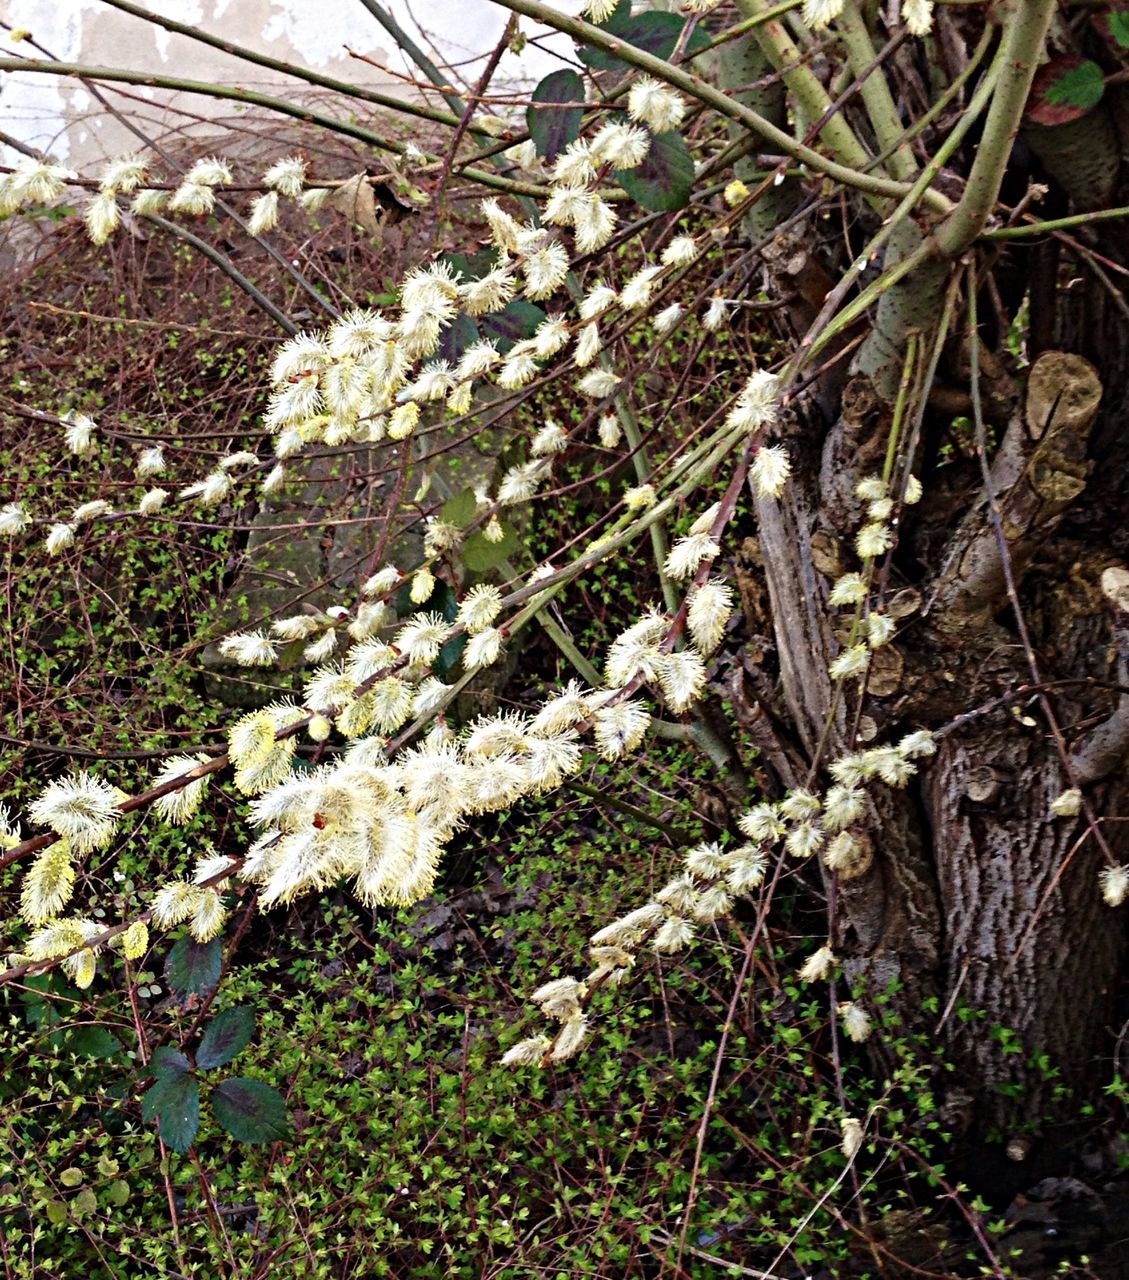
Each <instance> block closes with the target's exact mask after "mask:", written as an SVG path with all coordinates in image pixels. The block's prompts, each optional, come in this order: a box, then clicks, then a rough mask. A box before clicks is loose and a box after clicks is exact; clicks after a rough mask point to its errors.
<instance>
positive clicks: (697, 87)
mask: <svg viewBox="0 0 1129 1280" xmlns="http://www.w3.org/2000/svg"><path fill="white" fill-rule="evenodd" d="M495 2H496V3H497V4H499V5H501V6H502V7H503V8H505V9H510V10H512V11H513V12H514V13H521V14H524V15H525V16H526V17H527V18H533V19H535V20H536V21H538V22H541V23H543V24H544V25H545V26H547V27H552V28H553V29H554V30H556V31H561V32H563V33H564V34H565V35H568V36H572V37H573V39H575V40H579V41H580V42H581V43H582V44H587V45H591V46H592V47H593V48H596V49H602V50H603V51H604V52H605V53H610V54H613V55H614V56H615V57H617V58H619V59H621V60H622V61H623V62H627V63H629V64H630V65H631V66H633V67H637V68H638V69H639V70H640V71H646V72H647V74H648V75H651V76H654V77H655V79H656V80H662V81H663V82H664V83H666V84H669V85H670V86H671V87H672V88H675V89H678V90H679V91H680V92H681V93H684V94H686V95H687V97H690V98H693V99H695V100H696V101H698V102H701V103H703V104H704V105H705V106H708V107H712V108H713V109H714V110H715V111H716V112H718V114H719V115H721V116H724V117H725V118H726V119H727V120H736V121H737V122H738V123H739V124H743V125H745V126H746V127H747V128H749V129H752V130H753V131H754V132H755V133H758V134H759V135H760V136H761V137H762V138H764V139H765V140H766V141H767V142H768V143H770V144H771V145H772V146H773V147H775V148H776V149H777V150H779V151H781V152H783V153H784V154H785V155H787V156H791V157H792V158H793V159H794V160H798V161H801V162H803V163H804V164H806V165H808V166H809V168H811V169H812V170H814V171H815V172H816V173H822V174H825V175H826V176H827V177H829V178H833V179H834V180H835V181H836V182H841V183H842V184H843V185H844V186H846V187H851V188H853V189H855V190H857V191H862V192H865V193H866V194H868V195H876V196H890V197H895V198H897V199H901V198H902V197H903V196H904V195H905V194H906V192H907V191H908V190H909V188H908V187H907V186H906V184H905V183H903V182H893V181H891V180H890V179H889V178H883V177H880V176H878V175H876V174H869V173H862V172H860V171H859V170H858V169H857V168H856V169H852V168H850V167H849V166H847V165H844V164H840V163H839V162H838V161H836V160H830V159H828V158H827V157H826V156H823V155H821V154H820V153H819V152H818V151H815V150H813V149H812V148H811V147H807V146H804V144H803V143H802V142H797V141H796V140H795V139H794V138H793V137H792V136H791V134H788V133H785V132H784V130H783V129H778V128H777V127H776V126H775V125H774V124H772V123H771V122H770V121H768V120H765V119H764V117H763V116H760V115H758V114H757V112H755V111H752V110H750V109H749V108H748V107H744V106H742V105H741V104H740V103H738V102H734V101H733V99H732V98H730V97H728V96H727V95H726V94H724V93H722V92H721V91H720V90H718V89H715V88H714V86H713V85H711V84H708V83H707V82H706V81H705V80H703V79H702V78H701V76H696V75H692V74H691V73H689V72H686V71H683V70H682V69H681V68H679V67H675V66H672V65H671V64H670V63H669V62H667V61H666V60H665V59H664V58H656V57H654V55H652V54H649V53H647V52H646V51H645V50H643V49H639V48H636V46H635V45H631V44H627V43H625V42H624V41H623V40H620V39H618V38H617V37H616V36H613V35H610V34H609V33H608V32H607V31H605V30H604V29H603V28H601V27H597V26H593V25H592V23H590V22H584V21H582V20H581V19H580V18H570V17H568V16H567V15H566V14H563V13H560V12H558V11H557V10H556V9H553V8H551V7H550V6H549V5H547V4H543V3H541V0H495ZM0 65H2V64H0ZM863 159H864V161H868V160H869V157H867V156H865V153H864V156H863ZM923 203H924V204H925V206H926V207H927V208H928V209H930V210H932V211H933V212H935V213H941V214H948V213H950V212H951V211H952V209H953V203H952V201H951V200H949V198H948V197H947V196H945V195H943V194H942V193H941V192H940V191H931V190H930V191H927V192H925V194H924V196H923Z"/></svg>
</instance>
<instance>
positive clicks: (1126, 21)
mask: <svg viewBox="0 0 1129 1280" xmlns="http://www.w3.org/2000/svg"><path fill="white" fill-rule="evenodd" d="M1109 33H1110V35H1111V36H1113V38H1114V40H1115V41H1116V42H1117V45H1118V48H1121V49H1129V10H1126V9H1121V10H1118V11H1116V12H1114V13H1111V14H1110V15H1109Z"/></svg>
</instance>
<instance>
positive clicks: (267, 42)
mask: <svg viewBox="0 0 1129 1280" xmlns="http://www.w3.org/2000/svg"><path fill="white" fill-rule="evenodd" d="M136 2H138V3H142V4H145V7H147V8H149V9H150V10H151V11H153V12H155V13H160V14H163V15H165V16H167V17H169V18H174V19H176V20H177V21H178V22H182V23H187V24H192V25H199V26H201V27H202V28H204V29H205V30H207V31H210V32H213V33H215V34H217V35H221V36H223V37H225V38H226V39H228V40H231V41H233V42H234V43H238V44H241V45H244V46H247V47H250V48H254V49H256V50H257V51H259V52H264V53H268V54H269V55H270V56H271V57H273V58H277V59H280V60H283V61H287V62H293V63H296V64H299V65H304V66H307V67H313V68H315V69H317V70H318V71H321V72H323V73H324V74H326V75H331V76H334V77H336V78H338V79H341V80H348V81H353V82H357V83H364V84H366V85H368V86H369V87H371V88H379V89H381V90H382V91H387V92H392V93H399V94H405V95H407V94H410V93H411V92H412V89H411V87H410V86H409V85H407V84H406V83H405V81H404V79H403V78H397V76H396V75H394V74H391V73H392V72H399V73H401V74H406V75H408V76H411V77H415V76H416V75H417V74H418V73H417V72H416V71H415V69H414V68H413V67H412V66H411V65H410V64H409V63H408V62H407V61H406V60H405V58H404V57H403V55H401V54H400V52H399V51H398V50H397V49H395V48H394V47H393V45H392V42H391V40H390V39H389V37H388V36H387V34H386V33H385V32H384V30H383V28H381V27H380V26H379V25H378V23H377V22H376V21H375V19H374V18H373V17H372V16H371V14H369V13H368V12H367V11H366V10H365V8H364V7H363V5H362V4H361V3H360V0H136ZM383 2H384V4H385V7H386V8H391V10H392V11H393V13H394V15H395V17H396V18H397V20H398V21H399V22H400V23H402V24H403V26H404V27H405V28H406V29H407V30H409V31H410V32H411V33H412V34H413V36H415V37H416V38H417V40H418V41H419V43H420V44H421V45H422V46H423V47H424V48H425V49H427V50H428V51H429V53H430V54H431V56H432V58H433V60H434V61H440V60H445V61H446V62H447V63H448V64H449V65H452V66H453V67H455V71H454V74H455V75H456V76H458V77H460V78H461V80H462V81H463V82H469V83H472V84H473V83H474V81H475V79H476V78H477V76H478V74H479V73H480V71H481V66H482V59H483V58H484V57H485V56H486V55H487V54H488V53H489V52H490V51H491V50H492V49H493V48H494V46H495V44H496V43H497V41H498V38H499V36H500V35H501V32H502V30H503V29H504V26H505V22H506V18H507V16H508V15H507V13H506V12H505V11H504V10H503V9H501V8H499V7H498V6H496V5H495V4H492V3H491V0H383ZM555 3H556V7H557V8H559V9H561V10H562V11H563V12H571V13H577V12H579V9H580V7H581V4H582V0H555ZM3 8H4V10H6V11H5V12H4V14H3V16H4V18H5V19H6V21H7V22H8V23H9V24H10V25H11V26H12V27H13V28H15V29H20V28H23V29H26V30H29V31H30V32H31V33H32V36H33V38H34V39H35V40H36V41H37V42H38V43H39V44H40V45H42V46H44V48H45V50H46V51H47V53H46V55H45V54H42V53H39V52H37V51H36V50H34V49H33V48H31V47H30V46H29V45H28V44H27V43H26V42H22V43H19V44H13V43H12V42H11V41H10V40H7V39H6V38H3V37H5V34H6V33H0V48H3V50H4V53H5V54H19V55H21V56H24V55H26V56H32V57H39V56H51V57H54V58H56V59H59V60H62V61H66V62H81V63H84V64H95V65H104V66H115V67H128V68H130V69H134V70H141V71H152V72H154V73H155V74H159V75H166V76H167V75H172V76H177V77H181V78H185V79H192V80H206V81H214V82H217V83H221V84H235V85H240V86H242V87H244V88H248V89H256V90H259V91H261V92H264V93H269V94H272V95H273V96H277V97H285V96H294V95H295V94H297V95H300V96H302V97H303V98H308V97H309V95H310V93H311V90H310V88H309V86H302V85H301V83H300V82H298V81H295V80H294V79H291V78H287V77H283V76H280V75H276V74H274V73H272V72H270V71H267V70H265V69H263V68H260V67H254V66H251V65H249V64H247V63H246V62H242V61H240V60H238V59H233V58H231V57H229V56H227V55H226V54H223V53H220V52H219V51H217V50H215V49H210V48H208V47H207V46H205V45H201V44H199V43H198V42H196V41H193V40H190V39H189V38H187V37H185V36H179V35H174V34H171V33H169V32H166V31H163V30H161V29H160V28H159V27H155V26H152V25H150V24H148V23H146V22H145V21H144V20H142V19H138V18H134V17H132V16H130V15H129V14H124V13H122V12H120V11H119V10H115V9H112V8H110V7H109V6H108V5H107V4H104V3H103V2H102V0H7V3H6V4H5V5H4V6H3ZM522 29H523V31H525V32H526V33H527V34H528V35H530V36H543V37H547V45H548V47H547V48H539V47H538V46H537V45H533V44H530V45H528V46H527V48H526V50H525V51H524V52H523V54H522V55H521V57H520V59H517V58H514V57H513V56H511V55H509V54H507V55H506V56H505V58H504V59H503V62H502V64H501V66H500V68H499V71H498V75H497V76H496V78H495V81H494V85H495V87H500V86H502V85H504V84H505V83H506V82H513V81H515V80H516V81H523V82H532V81H536V80H537V79H539V78H540V77H541V76H542V75H544V74H546V73H547V72H548V71H551V70H554V69H555V68H556V67H559V66H560V65H561V62H560V61H559V58H558V57H556V56H554V55H553V53H552V52H550V51H549V50H550V49H552V48H553V47H555V48H556V49H558V50H562V51H564V52H566V53H567V52H569V51H570V50H571V44H570V42H568V41H567V40H562V38H561V37H554V36H549V35H548V33H547V32H546V30H545V28H542V27H537V26H535V25H534V24H533V23H531V22H529V21H528V20H525V19H523V20H522ZM346 46H348V48H347V47H346ZM350 49H351V50H352V51H353V52H354V53H356V54H360V55H364V56H365V57H367V58H371V59H373V60H374V61H375V62H376V63H378V64H379V65H380V66H382V67H386V68H387V70H379V69H377V68H375V67H373V66H372V65H371V64H369V63H366V62H363V61H360V60H359V59H358V58H355V57H351V56H350V54H349V51H348V50H350ZM456 64H462V65H457V66H456ZM104 92H106V93H107V95H108V96H109V98H110V100H111V102H113V104H114V105H115V106H116V107H117V108H118V109H119V110H121V111H122V112H124V113H125V114H128V115H130V116H131V117H133V118H135V119H136V120H137V122H138V123H139V124H140V125H142V127H144V128H145V130H146V131H147V133H149V134H150V136H161V135H167V134H168V132H169V131H170V130H174V129H182V128H187V129H189V130H190V131H193V132H199V131H200V130H201V129H202V128H207V127H208V126H207V124H206V122H207V121H208V120H214V119H215V118H216V117H217V116H223V117H231V116H234V115H235V114H236V113H237V112H238V111H239V108H238V107H237V106H236V104H234V103H231V102H216V101H214V100H211V99H207V98H202V97H199V96H196V95H190V94H185V93H172V92H169V91H166V90H162V89H154V88H148V87H144V86H138V87H133V86H125V85H122V86H118V89H117V90H115V89H114V88H113V87H110V86H106V87H105V88H104ZM314 92H315V94H316V91H314ZM127 94H128V95H132V96H125V95H127ZM185 113H187V114H185ZM201 118H202V119H203V121H204V122H205V123H203V124H202V123H200V120H201ZM212 127H213V128H214V125H213V126H212ZM0 128H2V129H3V130H4V131H5V132H6V133H9V134H11V135H12V136H14V137H17V138H19V139H21V140H22V141H24V142H28V143H30V144H32V145H34V146H36V147H38V148H40V149H41V150H43V151H47V152H49V153H50V154H51V155H53V156H54V157H55V158H56V159H58V160H62V161H66V162H67V163H68V164H70V165H72V166H73V167H75V168H78V169H81V170H89V169H91V168H93V167H94V166H96V165H97V163H98V162H99V161H100V160H102V159H104V158H105V157H106V156H108V155H117V154H120V153H121V152H123V151H125V150H133V149H135V148H136V147H138V145H139V144H138V142H137V139H136V138H134V137H132V136H131V135H130V134H129V133H128V131H126V130H125V129H124V128H123V127H122V125H121V124H120V123H119V122H117V121H116V120H115V119H114V118H113V116H112V115H111V114H109V113H108V112H107V111H106V110H105V109H104V108H103V107H102V106H100V105H99V104H98V103H97V102H96V101H95V100H94V99H93V98H92V97H91V95H90V94H89V92H88V91H87V90H86V89H85V88H84V87H83V86H82V85H81V84H80V83H78V82H77V81H73V80H60V79H57V78H55V77H51V76H46V75H37V74H30V73H26V72H15V73H7V72H6V73H2V74H0ZM0 151H2V152H3V153H5V154H3V155H2V156H0V158H2V159H3V161H4V162H5V163H13V161H14V153H13V152H12V151H11V150H10V149H9V148H6V147H5V148H0Z"/></svg>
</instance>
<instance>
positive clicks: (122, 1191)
mask: <svg viewBox="0 0 1129 1280" xmlns="http://www.w3.org/2000/svg"><path fill="white" fill-rule="evenodd" d="M106 1195H107V1197H108V1198H109V1201H110V1203H111V1204H115V1205H117V1206H118V1208H119V1209H120V1208H121V1207H122V1205H123V1204H125V1202H126V1201H127V1200H128V1199H129V1183H128V1182H123V1181H122V1179H121V1178H117V1179H115V1180H114V1181H113V1182H111V1183H110V1185H109V1187H107V1189H106Z"/></svg>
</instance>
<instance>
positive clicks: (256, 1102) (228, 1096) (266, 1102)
mask: <svg viewBox="0 0 1129 1280" xmlns="http://www.w3.org/2000/svg"><path fill="white" fill-rule="evenodd" d="M212 1109H213V1110H214V1111H215V1113H216V1119H217V1120H218V1121H219V1122H220V1124H221V1125H223V1127H224V1128H225V1129H226V1130H227V1131H228V1133H230V1134H231V1136H232V1137H233V1138H235V1139H236V1141H238V1142H275V1141H277V1140H278V1139H279V1138H284V1137H286V1134H287V1131H288V1125H287V1122H286V1103H285V1102H284V1101H283V1098H282V1094H280V1093H279V1092H278V1090H277V1089H272V1088H271V1086H270V1085H269V1084H263V1082H262V1081H261V1080H248V1079H247V1078H246V1077H245V1076H232V1078H231V1079H230V1080H225V1081H224V1082H223V1084H221V1085H217V1086H216V1089H215V1092H214V1093H213V1094H212Z"/></svg>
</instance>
